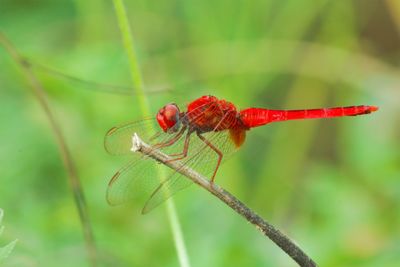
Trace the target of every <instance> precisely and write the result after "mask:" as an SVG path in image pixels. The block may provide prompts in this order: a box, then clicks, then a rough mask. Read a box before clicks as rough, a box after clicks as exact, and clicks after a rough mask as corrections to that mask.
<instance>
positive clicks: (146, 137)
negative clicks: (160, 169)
mask: <svg viewBox="0 0 400 267" xmlns="http://www.w3.org/2000/svg"><path fill="white" fill-rule="evenodd" d="M134 133H137V134H138V135H139V136H140V138H141V139H142V140H143V141H145V142H146V143H150V144H152V143H154V142H156V141H160V138H166V137H161V135H162V131H161V130H160V127H159V126H158V125H157V122H156V120H155V119H154V118H149V119H144V120H140V121H136V122H131V123H127V124H123V125H120V126H116V127H113V128H111V129H110V130H109V131H108V132H107V134H106V136H105V138H104V148H105V149H106V150H107V152H108V153H110V154H112V155H126V154H132V151H131V150H130V149H131V148H132V136H133V134H134Z"/></svg>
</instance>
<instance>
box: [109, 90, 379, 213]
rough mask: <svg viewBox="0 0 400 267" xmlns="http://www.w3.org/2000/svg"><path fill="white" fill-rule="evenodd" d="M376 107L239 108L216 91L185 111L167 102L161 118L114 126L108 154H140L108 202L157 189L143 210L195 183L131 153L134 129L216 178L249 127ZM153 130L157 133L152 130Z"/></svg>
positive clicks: (114, 182) (117, 179)
mask: <svg viewBox="0 0 400 267" xmlns="http://www.w3.org/2000/svg"><path fill="white" fill-rule="evenodd" d="M376 110H378V107H376V106H350V107H335V108H320V109H304V110H272V109H265V108H247V109H243V110H237V108H236V107H235V105H234V104H232V103H231V102H228V101H226V100H223V99H218V98H216V97H215V96H202V97H200V98H198V99H196V100H194V101H192V102H191V103H189V104H188V105H187V109H186V111H180V109H179V107H178V106H177V105H176V104H174V103H171V104H167V105H165V106H164V107H163V108H161V109H160V110H159V111H158V113H157V116H156V120H155V119H154V118H153V119H148V120H142V121H138V122H134V123H130V124H126V125H122V126H120V127H114V128H112V129H110V130H109V131H108V133H107V134H106V136H105V141H104V144H105V148H106V150H107V151H108V152H109V153H111V154H115V155H122V154H130V155H132V156H134V157H135V159H133V160H131V161H130V162H129V163H128V164H127V165H126V166H124V167H123V168H122V169H120V170H119V171H118V172H117V173H116V174H115V175H114V176H113V178H112V179H111V181H110V182H109V185H108V190H107V201H108V202H109V203H110V204H111V205H117V204H121V203H123V202H125V201H127V200H130V199H132V198H135V197H137V196H138V195H139V194H141V193H151V192H152V194H151V197H150V198H149V200H147V202H146V204H145V206H144V208H143V210H142V213H147V212H148V211H150V210H151V209H153V208H154V207H156V206H158V205H159V204H160V203H162V202H163V201H164V200H165V199H167V198H169V197H170V196H172V195H173V194H174V193H176V192H177V191H179V190H182V189H184V188H186V187H187V186H189V185H191V184H192V181H191V180H190V179H188V178H185V177H182V175H181V174H180V173H179V172H177V171H176V170H170V171H171V172H170V173H169V174H166V173H165V175H161V174H160V171H162V170H160V169H158V168H157V166H156V164H154V161H153V160H149V159H147V157H146V156H143V155H140V154H138V153H133V152H131V151H130V148H131V147H132V136H133V134H134V133H137V134H138V135H139V137H140V138H142V139H143V140H144V141H145V142H147V143H148V144H151V145H152V146H153V147H154V149H160V150H162V151H163V152H164V153H166V154H168V155H170V156H171V157H172V161H177V160H179V161H181V162H182V163H183V165H184V166H188V167H190V168H192V169H194V170H196V171H197V172H199V173H200V174H203V175H205V176H207V177H209V178H210V182H211V183H213V182H214V179H215V176H216V174H217V171H218V168H219V166H220V165H221V163H222V162H223V160H225V159H226V158H227V157H228V156H229V155H230V154H232V153H233V152H234V151H236V150H237V149H238V148H239V147H240V146H241V145H242V144H243V142H244V141H245V138H246V132H247V131H248V130H250V129H251V128H254V127H258V126H262V125H265V124H268V123H271V122H278V121H286V120H298V119H318V118H333V117H342V116H357V115H363V114H369V113H371V112H374V111H376ZM151 124H153V125H151ZM156 129H158V130H156ZM150 132H154V134H153V135H149V133H150ZM159 177H166V178H165V179H161V178H159Z"/></svg>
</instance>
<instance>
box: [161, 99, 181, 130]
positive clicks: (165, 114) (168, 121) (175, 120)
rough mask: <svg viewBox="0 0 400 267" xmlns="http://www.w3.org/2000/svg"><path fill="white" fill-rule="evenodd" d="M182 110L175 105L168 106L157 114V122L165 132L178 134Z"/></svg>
mask: <svg viewBox="0 0 400 267" xmlns="http://www.w3.org/2000/svg"><path fill="white" fill-rule="evenodd" d="M179 118H180V110H179V108H178V106H177V105H176V104H175V103H171V104H167V105H165V106H164V107H163V108H161V109H160V110H159V111H158V113H157V122H158V124H159V125H160V127H161V128H162V129H163V131H164V132H177V131H178V129H179V126H180V122H179Z"/></svg>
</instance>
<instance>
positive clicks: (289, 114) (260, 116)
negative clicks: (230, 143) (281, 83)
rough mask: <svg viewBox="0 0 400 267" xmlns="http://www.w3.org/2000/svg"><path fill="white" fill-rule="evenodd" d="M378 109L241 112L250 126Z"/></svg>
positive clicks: (356, 114) (372, 107)
mask: <svg viewBox="0 0 400 267" xmlns="http://www.w3.org/2000/svg"><path fill="white" fill-rule="evenodd" d="M376 110H378V107H375V106H351V107H336V108H320V109H304V110H273V109H264V108H248V109H244V110H242V111H240V112H239V117H240V120H241V121H242V123H243V124H244V125H245V126H247V127H249V128H253V127H257V126H261V125H265V124H267V123H270V122H275V121H286V120H299V119H322V118H334V117H342V116H358V115H364V114H369V113H371V112H374V111H376Z"/></svg>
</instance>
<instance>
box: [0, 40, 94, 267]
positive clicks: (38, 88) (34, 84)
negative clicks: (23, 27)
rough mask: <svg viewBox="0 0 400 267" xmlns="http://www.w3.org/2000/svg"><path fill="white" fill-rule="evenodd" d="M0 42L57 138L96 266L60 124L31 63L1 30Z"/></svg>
mask: <svg viewBox="0 0 400 267" xmlns="http://www.w3.org/2000/svg"><path fill="white" fill-rule="evenodd" d="M0 44H1V45H3V46H4V48H5V49H6V50H7V52H8V53H9V54H10V55H11V57H12V58H13V59H14V61H15V62H16V63H17V64H18V66H19V67H20V68H21V70H22V73H23V74H24V76H25V78H26V79H27V80H28V82H29V85H30V88H31V90H32V92H33V94H34V95H35V96H36V98H37V100H38V101H39V104H40V106H41V107H42V108H43V110H44V112H45V114H46V116H47V118H48V120H49V122H50V125H51V128H52V130H53V132H54V135H55V137H56V140H57V144H58V147H59V150H60V155H61V158H62V160H63V163H64V166H65V169H66V170H67V172H68V177H69V182H70V185H71V188H72V192H73V195H74V200H75V205H76V207H77V209H78V212H79V218H80V221H81V224H82V228H83V232H84V238H85V243H86V248H87V251H88V254H89V258H90V262H91V266H93V267H94V266H97V260H96V258H97V257H96V247H95V243H94V238H93V231H92V227H91V223H90V219H89V215H88V214H89V213H88V209H87V206H86V202H85V198H84V193H83V190H82V186H81V182H80V179H79V177H78V173H77V171H76V168H75V164H74V162H73V160H72V157H71V154H70V152H69V149H68V146H67V144H66V142H65V139H64V137H63V135H62V132H61V129H60V126H59V125H58V123H57V121H56V119H55V117H54V115H53V113H52V112H51V109H50V106H49V104H48V102H47V96H46V93H45V90H44V89H43V85H42V84H41V83H40V81H39V79H37V77H36V76H35V74H34V72H33V71H32V69H31V65H30V64H29V63H28V62H26V61H25V60H24V58H23V57H22V56H21V55H20V54H19V53H18V51H17V49H16V48H15V46H14V45H13V44H12V43H11V42H10V41H9V40H8V39H7V38H6V36H5V35H4V34H3V33H2V32H0Z"/></svg>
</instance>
